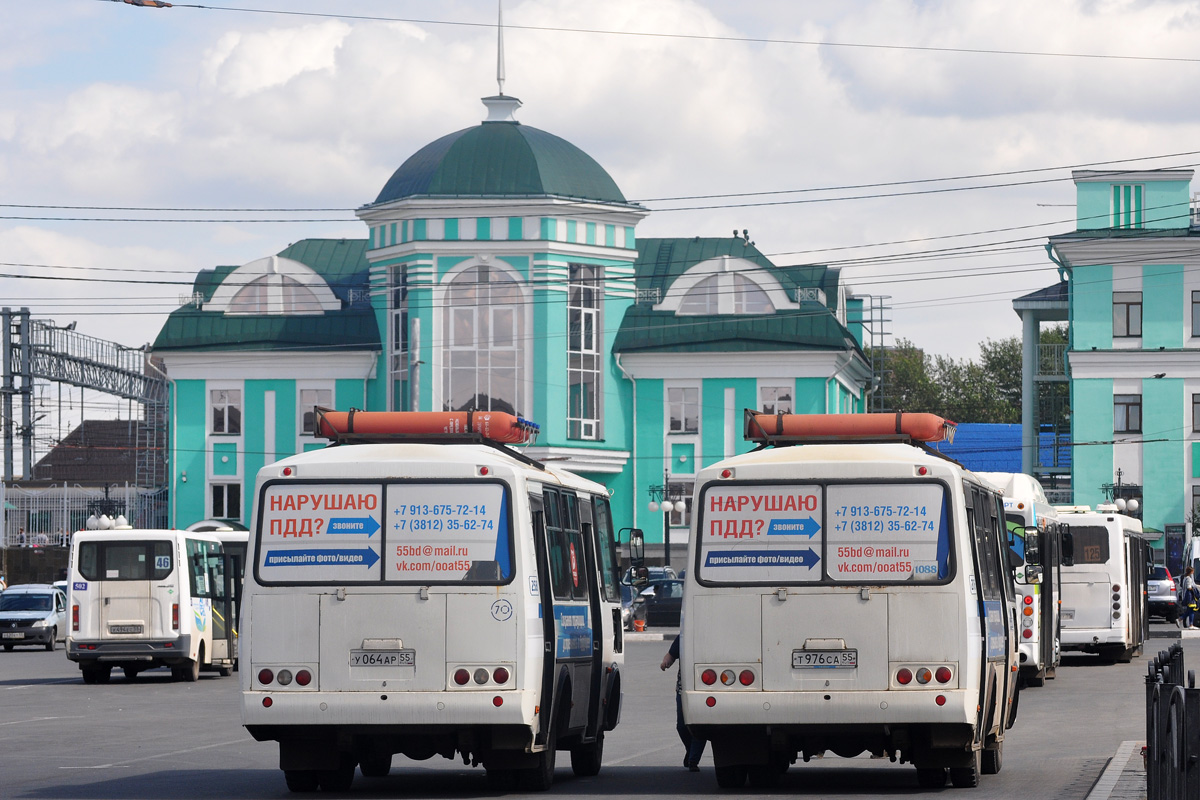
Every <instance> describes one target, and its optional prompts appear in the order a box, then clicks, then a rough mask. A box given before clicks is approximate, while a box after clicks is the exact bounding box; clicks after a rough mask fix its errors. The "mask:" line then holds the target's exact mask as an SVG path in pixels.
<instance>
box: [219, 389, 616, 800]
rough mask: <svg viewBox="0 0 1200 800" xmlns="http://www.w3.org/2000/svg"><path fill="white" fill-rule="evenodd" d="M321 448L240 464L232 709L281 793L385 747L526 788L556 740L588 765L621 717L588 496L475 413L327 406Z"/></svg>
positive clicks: (537, 785) (373, 768)
mask: <svg viewBox="0 0 1200 800" xmlns="http://www.w3.org/2000/svg"><path fill="white" fill-rule="evenodd" d="M317 418H318V421H319V426H318V430H319V431H320V433H321V435H323V436H326V437H328V438H330V439H332V440H333V441H334V442H335V445H334V446H331V447H327V448H325V449H323V450H316V451H311V452H307V453H303V454H300V455H296V456H293V457H290V458H286V459H284V460H282V461H279V462H277V463H274V464H271V465H268V466H267V467H264V468H263V469H262V470H260V471H259V474H258V481H257V486H256V489H255V512H254V526H253V530H252V532H251V537H250V551H249V557H248V568H247V571H246V584H245V593H244V604H243V612H242V626H241V654H242V655H244V656H246V658H247V662H246V663H244V664H242V665H241V676H242V720H243V723H244V724H245V726H246V728H247V729H248V731H249V732H250V734H251V735H253V736H254V738H255V739H257V740H259V741H277V742H278V743H279V763H280V768H281V769H282V770H283V774H284V778H285V780H286V782H287V785H288V787H289V788H290V789H292V790H293V791H312V790H314V789H317V788H321V789H323V790H326V791H344V790H346V789H347V788H349V786H350V785H351V784H352V782H353V780H354V774H355V767H356V766H361V770H362V773H363V774H364V775H366V776H369V777H379V776H383V775H387V774H388V772H389V770H390V768H391V762H392V757H393V755H394V754H397V753H399V754H402V755H405V756H407V757H409V758H413V759H427V758H431V757H433V756H435V755H441V756H443V757H445V758H455V757H456V756H461V758H462V759H463V761H464V763H468V764H471V765H472V766H476V765H480V764H482V765H483V767H484V768H485V769H486V770H487V777H488V780H489V782H490V783H491V784H492V785H493V786H494V787H497V788H506V787H510V786H513V785H519V786H521V787H523V788H525V789H529V790H544V789H546V788H547V787H548V786H549V785H550V784H551V782H552V781H553V776H554V766H555V754H556V751H559V750H566V751H569V752H570V755H571V766H572V769H573V770H574V771H575V773H576V774H577V775H595V774H596V773H597V772H599V770H600V767H601V760H602V756H603V751H604V735H605V733H606V732H607V731H610V730H612V729H613V728H614V727H615V726H616V725H617V722H618V720H619V718H620V711H621V671H620V670H621V665H622V663H623V660H624V656H623V653H622V650H623V639H622V636H623V631H622V627H621V604H620V598H621V595H620V587H619V584H618V571H617V570H618V561H617V554H616V545H615V540H614V536H613V524H612V515H611V511H610V506H609V495H608V492H607V490H606V489H605V488H604V487H603V486H601V485H600V484H597V483H593V482H592V481H588V480H585V479H583V478H580V477H578V476H576V475H572V474H570V473H568V472H565V471H562V470H559V469H556V468H554V467H552V466H549V465H545V466H543V465H541V464H539V463H538V462H536V461H533V460H531V459H529V458H528V457H526V456H524V455H523V454H522V453H521V452H520V451H519V450H516V449H512V448H509V447H506V446H504V443H520V442H524V441H528V440H529V439H530V438H531V436H532V435H533V434H534V433H536V426H533V425H532V423H527V422H526V421H524V420H521V419H519V418H518V417H514V416H511V415H508V414H499V413H491V412H462V413H436V412H332V411H328V410H325V409H318V411H317Z"/></svg>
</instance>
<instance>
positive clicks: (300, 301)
mask: <svg viewBox="0 0 1200 800" xmlns="http://www.w3.org/2000/svg"><path fill="white" fill-rule="evenodd" d="M225 313H226V314H300V315H303V314H321V313H324V309H323V308H322V305H321V301H320V300H318V299H317V296H316V295H315V294H313V292H312V290H311V289H309V288H308V287H307V286H305V285H304V284H302V283H300V281H298V280H296V279H295V278H290V277H288V276H287V275H276V274H268V275H263V276H262V277H259V278H255V279H254V280H252V281H250V282H249V283H247V284H246V285H245V286H243V287H242V288H241V289H239V290H238V291H237V294H235V295H234V296H233V298H232V299H231V300H230V301H229V306H228V308H227V309H226V311H225Z"/></svg>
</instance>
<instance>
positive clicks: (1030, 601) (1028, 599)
mask: <svg viewBox="0 0 1200 800" xmlns="http://www.w3.org/2000/svg"><path fill="white" fill-rule="evenodd" d="M1025 605H1027V606H1031V605H1033V597H1032V596H1030V595H1025Z"/></svg>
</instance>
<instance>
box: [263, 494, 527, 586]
mask: <svg viewBox="0 0 1200 800" xmlns="http://www.w3.org/2000/svg"><path fill="white" fill-rule="evenodd" d="M259 508H260V520H259V534H258V535H259V544H258V554H257V560H256V564H255V569H256V572H257V575H258V578H259V580H260V581H261V582H263V583H318V584H326V583H347V582H349V583H377V582H386V583H412V584H421V585H429V584H445V583H469V584H501V583H507V582H508V581H510V580H511V579H512V576H513V565H512V536H511V534H510V531H509V527H510V525H509V517H510V510H509V509H510V503H509V492H508V487H507V486H506V485H505V484H503V483H500V482H496V481H478V482H470V483H466V482H460V483H437V482H403V483H400V482H397V483H388V484H369V483H368V484H358V483H356V484H333V483H327V484H296V483H276V484H269V485H268V486H266V487H265V488H264V490H263V496H262V499H261V502H260V506H259Z"/></svg>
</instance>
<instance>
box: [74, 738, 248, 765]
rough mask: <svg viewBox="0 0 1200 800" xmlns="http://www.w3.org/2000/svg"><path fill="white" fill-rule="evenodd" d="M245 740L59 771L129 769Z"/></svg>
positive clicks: (243, 742)
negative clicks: (131, 766)
mask: <svg viewBox="0 0 1200 800" xmlns="http://www.w3.org/2000/svg"><path fill="white" fill-rule="evenodd" d="M245 743H246V740H245V739H230V740H229V741H227V742H217V743H216V744H204V745H200V746H199V747H189V748H187V749H186V750H175V751H172V752H170V753H157V754H155V755H152V756H143V757H142V758H127V759H122V760H121V761H114V762H112V763H111V764H95V765H93V766H90V767H59V769H111V768H113V767H128V766H129V765H130V764H137V763H140V762H142V761H156V760H158V759H160V758H170V757H171V756H181V755H184V754H185V753H197V752H199V751H201V750H212V749H213V748H215V747H228V746H229V745H231V744H245Z"/></svg>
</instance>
